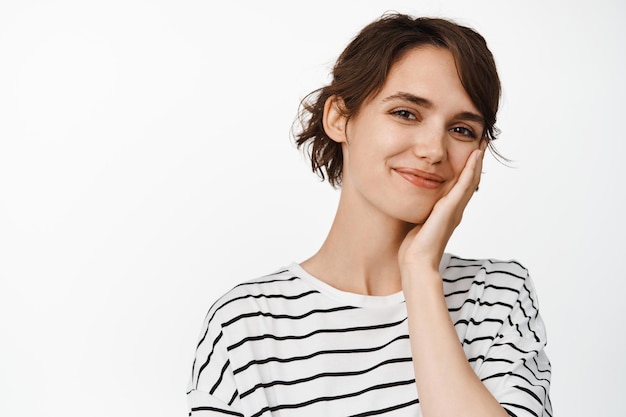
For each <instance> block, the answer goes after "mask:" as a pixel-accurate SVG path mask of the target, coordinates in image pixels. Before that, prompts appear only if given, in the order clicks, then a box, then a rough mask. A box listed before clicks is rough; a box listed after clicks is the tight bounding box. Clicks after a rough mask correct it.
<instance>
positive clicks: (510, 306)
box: [448, 298, 513, 312]
mask: <svg viewBox="0 0 626 417" xmlns="http://www.w3.org/2000/svg"><path fill="white" fill-rule="evenodd" d="M467 303H470V304H478V305H479V306H489V307H493V306H496V305H499V306H503V307H507V308H508V309H512V308H513V306H512V305H510V304H507V303H503V302H501V301H496V302H493V303H490V302H489V301H481V300H474V299H472V298H467V299H466V300H465V301H463V303H462V304H461V305H460V306H459V307H448V311H449V312H456V311H459V310H461V309H462V308H463V306H465V304H467Z"/></svg>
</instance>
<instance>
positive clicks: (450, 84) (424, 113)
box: [342, 46, 484, 224]
mask: <svg viewBox="0 0 626 417" xmlns="http://www.w3.org/2000/svg"><path fill="white" fill-rule="evenodd" d="M483 129H484V124H483V118H482V116H481V114H480V113H479V112H478V110H476V107H475V106H474V104H473V103H472V101H471V100H470V98H469V96H468V95H467V93H466V92H465V89H464V88H463V85H462V84H461V81H460V79H459V76H458V74H457V70H456V66H455V62H454V58H453V57H452V54H451V53H450V52H449V51H448V50H446V49H443V48H436V47H432V46H425V47H420V48H416V49H413V50H411V51H409V52H407V53H406V55H404V56H403V57H402V58H401V59H400V60H399V61H398V62H397V63H396V64H394V66H393V67H392V68H391V70H390V72H389V75H388V78H387V80H386V81H385V84H384V85H383V88H382V90H381V91H380V92H379V93H378V94H377V95H376V96H374V97H373V98H371V99H370V100H368V101H366V102H365V103H364V104H363V105H362V107H361V109H360V110H359V112H358V113H357V115H355V116H354V117H353V118H351V119H350V120H349V121H348V123H347V125H346V127H345V141H343V143H342V148H343V152H344V165H343V181H342V193H347V196H346V197H351V198H352V199H353V201H355V202H356V201H360V203H359V204H365V205H366V206H369V208H373V209H375V210H377V211H380V212H383V213H385V214H387V215H389V216H392V217H394V218H396V219H399V220H402V221H405V222H409V223H415V224H419V223H422V222H424V221H425V220H426V219H427V217H428V215H429V214H430V212H431V210H432V208H433V206H434V204H435V203H436V202H437V201H438V200H439V199H440V198H441V197H442V196H444V195H445V194H446V193H447V192H448V191H449V190H450V189H451V188H452V186H453V185H454V183H455V182H456V180H457V178H458V176H459V174H460V173H461V170H462V169H463V167H464V166H465V163H466V161H467V159H468V157H469V155H470V153H471V152H472V151H473V150H474V149H477V148H478V147H479V145H480V141H481V138H482V135H483Z"/></svg>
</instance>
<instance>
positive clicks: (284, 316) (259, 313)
mask: <svg viewBox="0 0 626 417" xmlns="http://www.w3.org/2000/svg"><path fill="white" fill-rule="evenodd" d="M356 308H359V307H354V306H341V307H334V308H328V309H315V310H311V311H307V312H306V313H304V314H300V315H299V316H291V315H289V314H272V313H265V312H263V311H254V312H252V313H245V314H240V315H239V316H237V317H233V318H232V319H230V320H228V321H226V322H224V323H222V328H224V327H228V326H230V325H231V324H233V323H235V322H236V321H239V320H241V319H247V318H250V317H259V316H262V317H271V318H274V319H289V320H300V319H303V318H305V317H308V316H311V315H313V314H318V313H336V312H338V311H345V310H354V309H356Z"/></svg>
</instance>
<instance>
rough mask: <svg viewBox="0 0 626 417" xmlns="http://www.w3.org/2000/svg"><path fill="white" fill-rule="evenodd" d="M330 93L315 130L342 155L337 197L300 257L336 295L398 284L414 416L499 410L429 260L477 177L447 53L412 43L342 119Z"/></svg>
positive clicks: (475, 136) (475, 138)
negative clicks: (324, 227) (322, 231)
mask: <svg viewBox="0 0 626 417" xmlns="http://www.w3.org/2000/svg"><path fill="white" fill-rule="evenodd" d="M341 106H342V103H341V100H340V99H339V98H338V97H331V98H329V99H328V101H327V102H326V106H325V113H324V128H325V130H326V132H327V134H328V135H329V136H330V137H331V138H332V139H333V140H335V141H336V142H339V143H341V146H342V150H343V154H344V166H343V177H342V187H341V197H340V200H339V206H338V209H337V214H336V216H335V219H334V222H333V225H332V227H331V230H330V232H329V234H328V237H327V238H326V240H325V242H324V243H323V245H322V247H321V248H320V250H319V251H318V252H317V253H316V254H315V255H314V256H312V257H311V258H309V259H308V260H306V261H304V262H303V263H302V267H303V268H304V269H305V270H307V271H308V272H309V273H311V274H312V275H314V276H316V277H318V278H319V279H321V280H323V281H325V282H327V283H328V284H330V285H332V286H334V287H335V288H338V289H340V290H343V291H349V292H354V293H361V294H370V295H388V294H392V293H395V292H398V291H403V292H404V296H405V300H406V305H407V313H408V324H409V335H410V340H411V349H412V355H413V366H414V370H415V380H416V384H417V389H418V391H419V397H420V406H421V409H422V413H423V415H424V416H425V417H446V416H450V417H452V416H454V417H459V416H481V417H485V416H507V415H508V414H507V413H506V412H505V410H504V409H503V408H502V407H501V406H500V405H499V403H498V402H497V401H496V400H495V398H494V397H493V396H492V395H491V393H490V392H489V391H488V390H487V389H486V388H485V386H484V385H483V384H482V382H481V381H480V380H479V379H478V377H477V376H476V374H475V373H474V371H473V370H472V369H471V367H470V365H469V364H468V362H467V359H466V357H465V354H464V352H463V349H462V347H461V344H460V342H459V339H458V336H457V334H456V331H455V330H454V326H453V324H452V321H451V319H450V316H449V314H448V309H447V306H446V304H445V298H444V291H443V283H442V279H441V276H440V274H439V264H440V262H441V257H442V256H443V253H444V250H445V247H446V244H447V243H448V240H449V239H450V237H451V236H452V233H453V232H454V230H455V228H456V227H457V226H458V225H459V223H460V222H461V218H462V215H463V211H464V209H465V207H466V206H467V204H468V202H469V200H470V199H471V197H472V195H473V193H474V190H475V189H476V187H477V186H478V183H479V181H480V172H481V167H482V158H483V155H484V149H485V147H486V145H487V144H486V141H485V140H483V139H482V135H483V131H484V125H483V122H482V117H481V115H480V113H479V112H478V111H477V109H476V107H475V106H474V104H473V103H472V101H471V100H470V98H469V96H468V95H467V93H466V92H465V90H464V88H463V86H462V84H461V81H460V79H459V77H458V74H457V71H456V66H455V63H454V59H453V57H452V55H451V54H450V52H449V51H447V50H446V49H442V48H436V47H430V46H428V47H420V48H416V49H413V50H411V51H409V52H407V53H406V54H405V55H404V57H402V58H401V59H400V60H399V61H398V62H397V63H396V64H394V66H393V67H392V68H391V70H390V72H389V75H388V77H387V80H386V81H385V84H384V85H383V87H382V89H381V91H380V92H378V94H376V95H375V96H374V97H371V98H370V99H369V100H367V101H366V102H365V103H364V104H363V105H362V106H361V109H360V110H359V112H358V113H357V114H356V115H355V116H354V117H352V118H351V119H350V120H347V119H346V118H345V117H344V116H343V115H342V112H341V111H340V109H341Z"/></svg>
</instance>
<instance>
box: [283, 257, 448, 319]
mask: <svg viewBox="0 0 626 417" xmlns="http://www.w3.org/2000/svg"><path fill="white" fill-rule="evenodd" d="M449 261H450V255H449V254H447V253H445V254H444V255H443V257H442V258H441V263H440V265H439V272H440V273H441V274H443V271H445V269H446V267H447V266H448V263H449ZM288 268H289V270H290V271H291V272H292V273H293V274H295V275H296V276H298V277H300V278H301V279H302V280H304V281H305V282H307V283H308V284H309V285H311V286H312V287H313V288H315V289H316V290H317V291H319V292H320V293H322V294H324V295H326V296H327V297H330V298H333V299H335V300H337V301H339V302H341V303H343V304H346V305H351V306H356V307H363V308H383V307H389V306H394V305H398V304H401V303H404V293H403V292H402V291H399V292H396V293H394V294H389V295H366V294H357V293H353V292H348V291H342V290H340V289H337V288H335V287H333V286H332V285H330V284H327V283H325V282H324V281H322V280H320V279H319V278H317V277H314V276H313V275H311V274H309V273H308V272H307V271H306V270H304V268H302V267H301V266H300V264H299V263H297V262H292V263H291V264H290V265H289V266H288Z"/></svg>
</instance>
